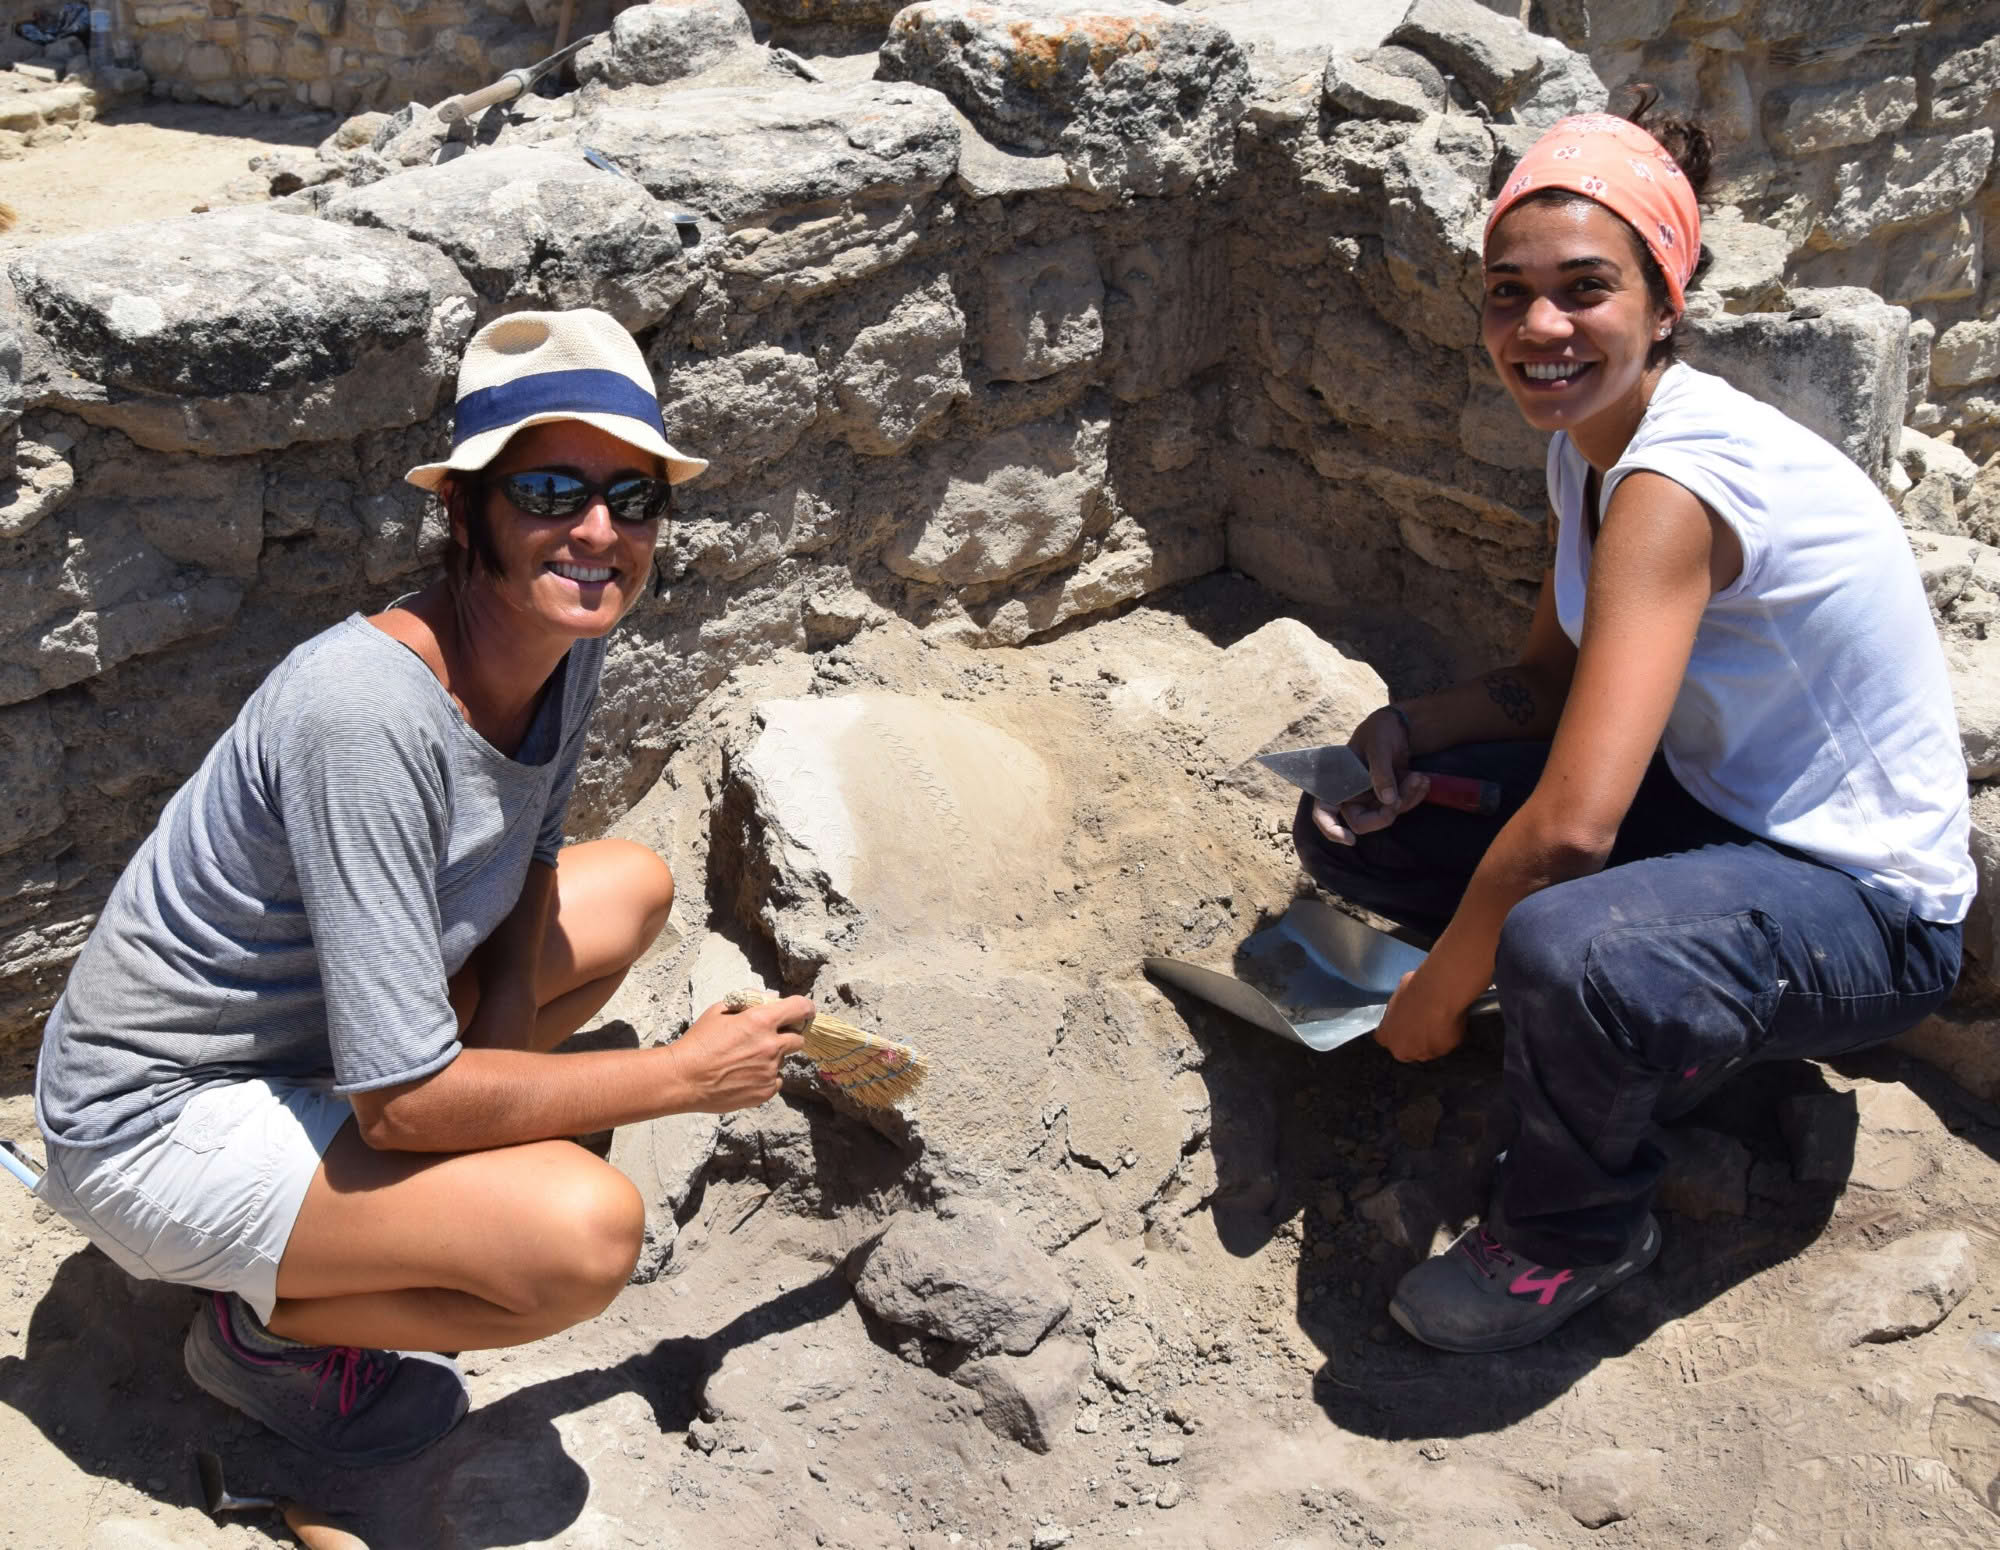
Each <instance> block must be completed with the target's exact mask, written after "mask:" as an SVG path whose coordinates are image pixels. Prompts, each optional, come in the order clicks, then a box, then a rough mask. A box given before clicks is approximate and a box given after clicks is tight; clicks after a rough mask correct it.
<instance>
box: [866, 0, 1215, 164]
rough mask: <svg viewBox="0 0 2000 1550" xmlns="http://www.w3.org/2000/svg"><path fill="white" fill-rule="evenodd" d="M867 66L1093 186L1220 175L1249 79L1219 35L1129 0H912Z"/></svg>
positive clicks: (1195, 20)
mask: <svg viewBox="0 0 2000 1550" xmlns="http://www.w3.org/2000/svg"><path fill="white" fill-rule="evenodd" d="M878 72H879V74H880V75H881V76H882V78H883V79H885V80H906V81H915V82H918V83H920V84H922V85H925V86H932V87H935V88H937V89H938V90H939V91H941V92H943V93H944V94H945V95H946V96H947V97H949V98H950V99H951V100H952V102H953V103H954V104H956V106H957V107H958V108H959V110H960V111H961V112H963V113H964V114H965V115H966V117H968V118H969V119H971V120H972V122H973V123H975V124H976V125H978V126H979V130H980V133H982V134H983V135H984V136H985V137H986V138H987V139H989V140H992V141H993V142H995V143H996V144H999V145H1004V146H1013V147H1017V148H1019V149H1021V150H1025V151H1030V152H1035V153H1038V154H1043V155H1046V154H1050V153H1056V154H1060V155H1061V156H1062V158H1063V160H1064V163H1065V164H1066V165H1067V167H1068V169H1069V176H1070V182H1071V184H1072V185H1073V186H1074V187H1076V188H1078V189H1081V190H1084V191H1086V192H1089V193H1095V194H1140V195H1168V196H1174V195H1181V194H1187V193H1191V192H1194V191H1196V190H1198V189H1205V188H1213V187H1215V186H1216V185H1218V184H1219V183H1221V182H1222V181H1223V180H1224V179H1225V178H1226V177H1227V176H1228V175H1229V173H1230V172H1231V170H1232V169H1233V167H1234V165H1235V142H1236V120H1237V117H1238V115H1239V113H1240V111H1241V109H1242V105H1243V102H1244V99H1245V98H1246V97H1247V96H1248V94H1249V85H1250V73H1249V68H1248V66H1247V65H1246V64H1245V63H1244V58H1243V52H1242V50H1241V49H1240V48H1239V47H1238V46H1237V44H1236V42H1235V41H1234V39H1232V38H1231V37H1230V36H1229V35H1228V34H1227V33H1226V32H1224V31H1222V30H1221V29H1220V28H1218V27H1216V26H1215V25H1213V24H1212V23H1210V22H1208V21H1206V20H1203V19H1202V18H1200V17H1197V16H1192V15H1189V14H1188V13H1186V12H1183V11H1179V10H1176V9H1173V8H1170V7H1167V6H1153V5H1148V4H1144V3H1140V0H1096V3H1091V4H1088V5H1087V6H1086V7H1079V6H1076V5H1074V4H1070V3H1068V0H1005V3H1004V4H998V5H984V4H975V3H970V0H923V3H921V4H917V5H912V6H909V7H908V8H906V9H905V10H903V11H901V12H899V13H898V14H897V16H896V19H895V21H894V22H893V23H891V25H890V28H889V36H888V38H887V40H886V41H885V42H884V43H883V45H882V52H881V59H880V64H879V66H878Z"/></svg>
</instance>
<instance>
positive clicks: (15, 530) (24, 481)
mask: <svg viewBox="0 0 2000 1550" xmlns="http://www.w3.org/2000/svg"><path fill="white" fill-rule="evenodd" d="M13 464H14V467H13V471H12V473H11V474H8V475H6V476H4V477H0V540H5V539H13V538H20V537H22V536H23V535H25V534H27V533H29V532H31V531H32V530H33V529H34V526H35V524H36V523H38V522H40V521H41V520H42V518H44V517H46V516H48V515H49V513H51V512H53V511H58V510H60V509H61V508H62V505H63V503H64V502H65V501H67V500H68V499H69V496H70V491H71V490H72V489H73V488H75V485H76V471H75V470H74V469H72V468H71V467H70V464H69V459H68V458H66V457H64V456H63V455H62V453H60V452H58V451H57V450H56V449H55V448H54V447H51V446H46V445H44V444H43V443H41V442H39V441H29V440H28V439H27V438H26V437H22V438H21V439H19V440H17V441H16V442H15V443H14V455H13Z"/></svg>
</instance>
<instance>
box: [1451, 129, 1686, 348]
mask: <svg viewBox="0 0 2000 1550" xmlns="http://www.w3.org/2000/svg"><path fill="white" fill-rule="evenodd" d="M1548 188H1561V189H1567V190H1569V191H1570V192H1571V193H1575V194H1582V195H1585V196H1586V197H1587V198H1590V199H1594V200H1596V201H1597V202H1598V203H1599V204H1601V205H1603V206H1604V207H1605V209H1607V210H1609V211H1610V212H1611V213H1612V214H1613V215H1616V216H1618V217H1619V218H1620V219H1621V220H1623V221H1624V222H1625V223H1626V225H1628V226H1630V227H1631V228H1632V229H1633V230H1634V231H1636V232H1637V233H1638V234H1639V239H1640V241H1642V242H1644V243H1645V244H1646V247H1647V248H1648V249H1649V250H1650V251H1651V253H1652V255H1653V258H1654V261H1655V262H1656V263H1658V264H1659V266H1660V272H1661V273H1662V274H1663V275H1665V276H1666V280H1667V293H1668V295H1669V296H1670V297H1671V299H1672V301H1673V304H1674V313H1675V315H1676V316H1678V315H1679V314H1680V313H1681V312H1683V311H1685V310H1686V308H1687V282H1688V280H1689V278H1690V277H1691V276H1692V275H1693V274H1694V266H1695V260H1696V259H1697V258H1698V257H1699V256H1700V254H1701V211H1700V209H1699V208H1698V207H1697V206H1696V204H1695V199H1694V189H1693V188H1692V187H1690V186H1689V184H1688V180H1687V174H1686V173H1684V172H1682V171H1681V169H1680V166H1679V164H1678V163H1677V162H1675V160H1674V159H1673V157H1672V156H1670V155H1668V154H1667V152H1666V150H1665V149H1664V148H1663V147H1662V146H1661V144H1660V142H1659V141H1657V140H1655V139H1654V138H1653V137H1652V136H1651V135H1649V134H1647V133H1646V131H1645V130H1643V129H1641V128H1640V127H1639V126H1638V125H1637V124H1634V123H1632V122H1630V121H1629V120H1627V119H1622V118H1617V117H1614V116H1613V115H1611V114H1609V113H1579V114H1577V115H1575V116H1574V117H1572V118H1565V119H1561V120H1559V121H1557V123H1556V124H1554V125H1553V126H1552V127H1551V128H1550V130H1549V132H1548V133H1547V134H1545V135H1543V136H1542V137H1541V139H1539V140H1537V141H1536V142H1535V144H1534V147H1533V149H1531V150H1530V151H1529V152H1528V154H1527V155H1526V156H1523V157H1522V158H1521V163H1520V165H1519V166H1518V167H1516V168H1515V169H1514V175H1513V176H1512V177H1511V178H1509V179H1508V180H1507V186H1506V187H1505V188H1503V189H1502V190H1501V191H1500V197H1499V198H1498V199H1496V200H1495V201H1494V202H1493V213H1492V214H1491V215H1489V216H1487V217H1486V240H1488V241H1491V240H1492V237H1493V228H1494V227H1495V226H1497V225H1498V224H1499V223H1500V217H1501V216H1503V215H1505V214H1506V213H1507V212H1508V211H1509V210H1511V209H1513V208H1514V206H1515V205H1517V204H1519V203H1520V202H1521V201H1522V200H1523V199H1525V198H1527V196H1528V195H1530V194H1536V193H1540V192H1541V191H1542V190H1543V189H1548Z"/></svg>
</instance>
